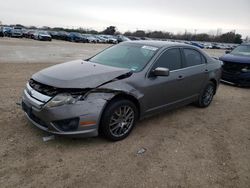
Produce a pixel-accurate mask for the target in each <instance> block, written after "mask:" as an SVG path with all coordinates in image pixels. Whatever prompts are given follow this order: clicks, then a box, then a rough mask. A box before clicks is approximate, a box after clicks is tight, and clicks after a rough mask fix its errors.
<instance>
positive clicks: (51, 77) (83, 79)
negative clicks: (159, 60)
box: [32, 60, 131, 88]
mask: <svg viewBox="0 0 250 188" xmlns="http://www.w3.org/2000/svg"><path fill="white" fill-rule="evenodd" d="M128 73H131V70H130V69H123V68H116V67H111V66H106V65H101V64H96V63H92V62H87V61H83V60H76V61H71V62H67V63H62V64H58V65H54V66H52V67H49V68H46V69H43V70H41V71H40V72H37V73H35V74H34V75H33V76H32V79H34V80H35V81H37V82H40V83H42V84H45V85H49V86H53V87H57V88H96V87H98V86H100V85H103V84H105V83H107V82H110V81H112V80H113V79H116V78H117V77H120V76H123V75H126V74H128Z"/></svg>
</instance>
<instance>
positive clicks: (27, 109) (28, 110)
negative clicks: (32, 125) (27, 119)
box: [22, 102, 32, 116]
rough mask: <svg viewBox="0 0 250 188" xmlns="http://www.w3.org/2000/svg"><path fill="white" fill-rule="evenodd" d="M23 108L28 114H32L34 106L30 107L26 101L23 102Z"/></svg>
mask: <svg viewBox="0 0 250 188" xmlns="http://www.w3.org/2000/svg"><path fill="white" fill-rule="evenodd" d="M22 109H23V111H25V112H26V113H27V114H28V116H30V115H31V114H32V107H29V106H28V105H26V104H25V103H24V102H22Z"/></svg>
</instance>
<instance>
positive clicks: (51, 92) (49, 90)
mask: <svg viewBox="0 0 250 188" xmlns="http://www.w3.org/2000/svg"><path fill="white" fill-rule="evenodd" d="M29 85H30V87H32V88H33V89H34V90H36V91H37V92H39V93H42V94H44V95H47V96H50V97H53V96H56V95H57V94H59V93H70V94H72V95H73V96H74V95H84V94H85V93H86V92H88V91H89V89H78V88H57V87H53V86H48V85H45V84H42V83H40V82H37V81H35V80H33V79H30V80H29Z"/></svg>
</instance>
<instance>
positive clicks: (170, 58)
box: [154, 48, 182, 71]
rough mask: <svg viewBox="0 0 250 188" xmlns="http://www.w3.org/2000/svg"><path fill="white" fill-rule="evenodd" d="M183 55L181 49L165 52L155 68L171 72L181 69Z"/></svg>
mask: <svg viewBox="0 0 250 188" xmlns="http://www.w3.org/2000/svg"><path fill="white" fill-rule="evenodd" d="M181 66H182V65H181V53H180V49H179V48H174V49H169V50H166V51H165V52H163V54H161V56H160V57H159V59H158V60H157V61H156V63H155V65H154V68H156V67H164V68H168V69H169V70H170V71H172V70H177V69H181Z"/></svg>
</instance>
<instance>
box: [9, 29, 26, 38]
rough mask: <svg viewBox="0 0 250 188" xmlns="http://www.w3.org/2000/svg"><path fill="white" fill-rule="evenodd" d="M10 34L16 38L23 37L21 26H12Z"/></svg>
mask: <svg viewBox="0 0 250 188" xmlns="http://www.w3.org/2000/svg"><path fill="white" fill-rule="evenodd" d="M10 36H11V37H17V38H22V37H23V31H22V28H20V27H13V28H12V29H11V31H10Z"/></svg>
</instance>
